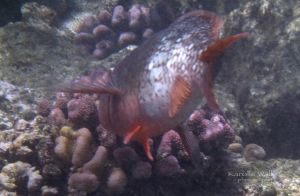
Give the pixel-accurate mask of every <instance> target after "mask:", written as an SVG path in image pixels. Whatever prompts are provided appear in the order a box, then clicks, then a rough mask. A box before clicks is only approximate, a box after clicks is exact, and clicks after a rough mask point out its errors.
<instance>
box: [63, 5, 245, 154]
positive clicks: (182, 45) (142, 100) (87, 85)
mask: <svg viewBox="0 0 300 196" xmlns="http://www.w3.org/2000/svg"><path fill="white" fill-rule="evenodd" d="M222 26H223V22H222V20H221V19H220V18H219V17H217V16H216V15H215V14H213V13H211V12H206V11H192V12H190V13H187V14H185V15H183V16H182V17H180V18H179V19H177V20H176V21H175V22H174V23H172V24H171V25H170V26H169V27H168V28H167V29H165V30H163V31H161V32H158V33H157V34H155V35H153V36H152V37H151V38H149V39H148V40H147V41H145V42H144V43H143V44H141V45H140V46H139V47H138V48H137V49H135V50H134V51H133V52H132V53H131V54H129V55H128V56H127V57H126V58H124V59H123V60H122V61H121V62H120V63H119V64H118V65H117V66H116V67H115V69H114V70H113V71H100V72H94V73H93V74H92V75H91V76H89V77H81V78H80V79H79V80H75V81H73V82H71V84H70V85H69V86H67V87H64V89H63V91H68V92H79V93H98V94H100V101H101V103H100V110H99V115H100V122H101V123H102V125H103V126H104V127H105V128H106V129H108V130H110V131H112V132H114V133H116V134H117V135H119V136H122V137H124V143H125V144H127V143H129V142H130V141H133V140H136V141H138V142H140V143H141V144H142V145H143V147H144V150H145V153H146V155H147V156H148V158H149V159H150V160H153V156H152V153H151V148H150V144H149V138H151V137H154V136H159V135H161V134H162V133H164V132H166V131H168V130H170V129H172V128H174V127H176V126H177V125H179V124H180V123H181V122H183V121H184V120H185V119H186V118H187V117H188V116H189V115H190V114H191V113H192V111H193V110H194V109H195V108H196V106H197V105H198V104H199V103H200V101H201V100H202V98H206V101H207V102H208V105H209V106H210V107H211V108H212V109H214V110H218V104H217V102H216V101H215V98H214V94H213V91H212V73H211V72H212V71H211V69H212V64H213V61H214V60H215V59H216V58H217V57H218V56H219V55H220V54H222V52H223V51H224V49H225V48H226V47H228V46H229V45H231V44H232V43H233V42H235V41H237V40H239V39H240V38H242V37H245V36H246V33H241V34H237V35H233V36H230V37H227V38H225V39H218V37H219V34H220V30H221V28H222Z"/></svg>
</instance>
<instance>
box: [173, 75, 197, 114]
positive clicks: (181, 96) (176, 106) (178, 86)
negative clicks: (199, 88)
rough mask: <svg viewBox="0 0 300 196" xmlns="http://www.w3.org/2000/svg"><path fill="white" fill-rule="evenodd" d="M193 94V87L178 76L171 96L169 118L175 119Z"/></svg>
mask: <svg viewBox="0 0 300 196" xmlns="http://www.w3.org/2000/svg"><path fill="white" fill-rule="evenodd" d="M191 93H192V85H191V83H190V82H188V81H187V80H185V79H184V78H183V77H182V76H176V78H175V82H174V84H173V87H172V89H171V94H170V98H171V100H170V108H169V116H170V117H174V116H175V115H176V114H177V113H178V111H179V110H180V109H181V107H182V106H183V105H184V103H186V101H187V99H188V98H189V96H190V95H191Z"/></svg>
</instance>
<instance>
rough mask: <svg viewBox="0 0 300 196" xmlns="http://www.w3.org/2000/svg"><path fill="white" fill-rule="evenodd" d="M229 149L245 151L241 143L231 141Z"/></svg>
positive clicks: (231, 150)
mask: <svg viewBox="0 0 300 196" xmlns="http://www.w3.org/2000/svg"><path fill="white" fill-rule="evenodd" d="M227 149H228V150H229V151H230V152H234V153H241V152H242V151H243V146H242V145H241V144H240V143H231V144H229V146H228V148H227Z"/></svg>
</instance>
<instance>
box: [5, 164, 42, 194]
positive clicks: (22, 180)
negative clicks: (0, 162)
mask: <svg viewBox="0 0 300 196" xmlns="http://www.w3.org/2000/svg"><path fill="white" fill-rule="evenodd" d="M42 180H43V178H42V176H41V175H40V173H39V171H38V170H36V169H35V168H34V167H32V166H31V165H30V164H28V163H24V162H20V161H17V162H15V163H10V164H7V165H6V166H4V167H3V168H2V171H1V173H0V184H1V186H3V187H4V189H6V190H9V191H16V190H17V189H18V187H20V186H24V185H25V187H26V188H27V191H28V192H29V193H32V194H34V192H35V191H37V190H38V189H39V188H40V187H41V186H42Z"/></svg>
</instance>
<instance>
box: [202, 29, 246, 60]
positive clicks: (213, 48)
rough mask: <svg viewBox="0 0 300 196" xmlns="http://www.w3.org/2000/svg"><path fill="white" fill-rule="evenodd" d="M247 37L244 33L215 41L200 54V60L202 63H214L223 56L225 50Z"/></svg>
mask: <svg viewBox="0 0 300 196" xmlns="http://www.w3.org/2000/svg"><path fill="white" fill-rule="evenodd" d="M247 36H248V33H246V32H244V33H239V34H236V35H232V36H229V37H226V38H224V39H218V40H216V41H214V42H213V43H212V44H210V45H209V46H207V48H206V50H205V51H203V52H202V53H201V54H200V57H199V58H200V60H201V61H204V62H207V63H212V62H213V61H214V60H216V59H217V57H218V56H220V55H221V54H223V52H224V50H225V49H226V48H227V47H229V46H230V45H232V44H233V43H234V42H236V41H238V40H240V39H242V38H245V37H247Z"/></svg>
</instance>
